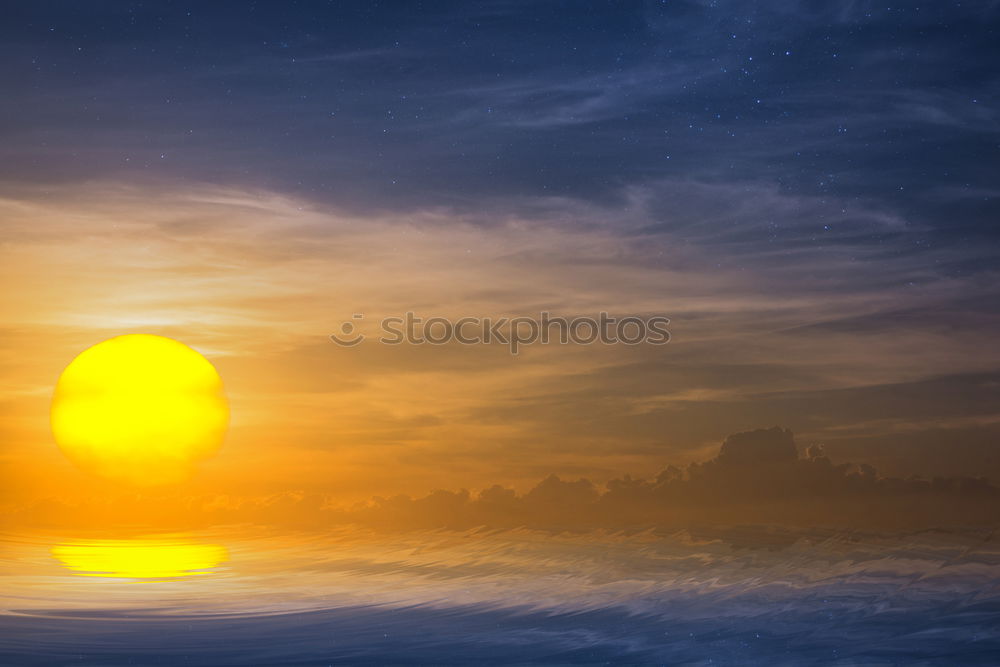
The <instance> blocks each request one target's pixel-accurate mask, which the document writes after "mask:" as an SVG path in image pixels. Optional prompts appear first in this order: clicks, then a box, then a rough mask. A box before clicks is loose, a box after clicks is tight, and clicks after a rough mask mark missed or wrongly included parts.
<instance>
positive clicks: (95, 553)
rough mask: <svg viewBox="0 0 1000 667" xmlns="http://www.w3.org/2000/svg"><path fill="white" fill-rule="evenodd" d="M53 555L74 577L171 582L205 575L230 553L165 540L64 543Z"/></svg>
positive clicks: (53, 548) (206, 546)
mask: <svg viewBox="0 0 1000 667" xmlns="http://www.w3.org/2000/svg"><path fill="white" fill-rule="evenodd" d="M52 555H53V556H54V557H55V558H56V559H57V560H59V561H60V562H61V563H62V564H63V566H65V567H66V568H67V569H69V570H71V571H72V572H73V573H74V574H77V575H80V576H84V577H110V578H121V579H173V578H177V577H190V576H195V575H202V574H208V573H209V572H211V571H212V569H213V568H215V567H217V566H219V565H220V564H222V563H224V562H226V561H227V560H228V559H229V553H228V551H227V550H226V548H225V547H223V546H221V545H218V544H203V543H188V542H184V541H176V540H170V539H165V538H143V539H135V540H92V541H88V542H84V541H80V542H66V543H63V544H57V545H56V546H54V547H52Z"/></svg>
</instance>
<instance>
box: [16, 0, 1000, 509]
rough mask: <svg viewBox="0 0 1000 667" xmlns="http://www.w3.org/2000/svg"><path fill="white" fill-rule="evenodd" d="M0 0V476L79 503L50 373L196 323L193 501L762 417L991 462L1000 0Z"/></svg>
mask: <svg viewBox="0 0 1000 667" xmlns="http://www.w3.org/2000/svg"><path fill="white" fill-rule="evenodd" d="M769 4H770V5H771V6H769V7H762V6H758V5H757V3H748V2H680V1H676V2H674V1H671V2H663V3H633V2H615V3H596V2H595V3H586V4H583V3H574V2H566V3H545V4H542V3H529V2H488V3H478V4H476V5H475V6H469V4H468V3H443V2H442V3H428V4H426V5H424V4H421V3H402V2H401V3H377V2H366V3H356V4H350V5H349V4H347V3H327V4H319V3H294V2H288V3H280V4H278V3H276V4H273V5H267V6H265V5H258V4H256V3H252V2H239V3H235V2H234V3H210V4H206V3H192V4H183V3H177V2H168V3H127V2H125V3H114V4H112V3H96V4H95V3H87V4H81V3H76V4H67V3H55V2H35V3H18V4H10V5H8V6H7V7H5V9H4V20H3V21H2V22H0V89H2V90H3V93H4V103H3V104H2V105H0V225H2V244H0V281H2V284H3V286H4V288H3V290H2V292H0V314H2V322H3V324H2V326H0V337H2V345H0V373H2V377H3V383H2V385H0V437H2V438H3V443H4V446H3V448H2V450H0V466H2V467H0V475H2V476H3V480H4V484H3V491H2V494H3V496H2V498H3V500H4V501H11V500H16V499H22V498H25V497H31V496H37V495H39V494H43V495H44V494H46V493H54V492H56V491H58V492H59V493H72V492H73V491H74V490H77V491H87V492H88V493H92V492H93V491H94V488H96V485H97V482H95V481H93V480H89V479H87V478H85V477H84V476H83V475H82V473H80V472H78V471H76V470H74V469H73V468H72V467H71V466H70V465H69V463H67V462H65V461H64V460H63V459H62V457H61V455H60V454H59V452H58V451H57V449H56V447H55V445H54V444H53V443H52V440H51V436H50V435H49V433H48V404H49V400H50V397H51V391H52V387H53V385H54V382H55V380H56V378H57V377H58V374H59V372H60V371H61V370H62V368H64V367H65V365H66V364H68V363H69V361H70V360H71V359H72V358H73V357H74V356H75V355H76V354H77V353H79V352H80V351H82V350H83V349H85V348H86V347H88V346H90V345H93V344H95V343H97V342H100V341H101V340H103V339H105V338H108V337H111V336H114V335H118V334H122V333H137V332H148V333H158V334H163V335H168V336H172V337H175V338H177V339H179V340H182V341H184V342H186V343H188V344H190V345H192V346H193V347H195V348H196V349H198V350H200V351H201V352H203V353H205V354H206V355H208V356H209V357H210V358H211V359H212V361H213V362H214V363H215V364H216V366H217V367H218V369H219V371H220V373H221V374H222V377H223V379H224V380H225V382H226V384H227V387H228V390H229V393H230V398H231V400H232V406H233V429H232V432H231V434H230V437H229V440H228V443H227V445H226V447H225V448H224V450H223V452H222V453H221V454H220V455H219V456H218V457H217V458H216V459H214V460H213V461H211V462H209V463H208V464H207V465H206V466H205V467H204V469H203V471H202V474H201V475H200V476H199V477H197V478H196V479H195V480H194V481H192V482H191V484H190V490H191V491H192V492H199V493H201V492H213V493H219V492H224V493H231V494H247V495H252V494H260V493H271V492H275V491H288V490H299V489H301V490H313V491H315V490H319V491H322V492H324V493H328V494H330V496H331V497H333V498H335V499H343V500H352V499H358V498H365V497H368V496H371V495H373V494H390V493H396V492H407V493H423V492H426V491H428V490H430V489H433V488H437V487H444V488H458V487H462V486H464V487H469V488H473V489H475V488H482V487H484V486H488V485H489V484H492V483H494V482H497V483H504V484H510V485H513V486H516V487H518V488H523V487H524V486H525V485H529V484H532V483H534V482H535V481H537V480H538V479H539V478H541V477H543V476H545V475H547V474H549V473H551V472H558V473H560V474H563V475H566V476H569V477H575V476H587V477H590V478H592V479H594V480H596V481H602V480H606V479H608V478H610V477H612V476H617V475H619V474H622V473H631V474H633V475H639V476H647V475H649V474H652V473H655V471H656V470H658V469H659V468H661V467H663V465H665V464H666V463H671V462H672V463H685V462H689V461H697V460H702V459H705V458H708V457H710V456H712V455H714V454H715V452H716V450H717V448H718V445H719V443H720V442H721V441H722V440H723V438H724V437H725V436H726V435H727V434H729V433H732V432H735V431H740V430H746V429H752V428H758V427H767V426H772V425H775V424H780V425H782V426H786V427H789V428H791V429H792V430H794V431H795V433H796V437H797V439H798V442H799V444H800V446H803V445H809V444H813V443H824V444H825V445H826V450H827V452H828V454H829V455H830V456H831V457H832V458H833V459H834V460H836V461H844V460H853V461H867V462H871V463H873V464H874V465H876V466H877V467H879V469H880V470H883V471H885V472H887V473H891V474H899V475H908V474H914V473H915V474H922V475H931V474H976V475H982V474H985V475H989V476H990V477H991V478H992V479H993V480H994V481H1000V457H998V456H997V455H996V454H995V453H994V452H995V445H996V442H997V437H998V435H1000V346H997V345H996V339H997V335H998V333H1000V288H998V287H997V274H998V271H997V266H998V264H997V260H998V240H1000V239H998V236H997V234H998V229H1000V227H998V226H997V221H998V220H1000V185H998V178H997V177H998V168H997V167H998V165H1000V117H998V116H1000V114H998V102H1000V73H998V71H997V68H996V63H997V62H998V60H1000V34H998V33H1000V31H998V26H1000V8H998V6H997V4H996V3H995V2H993V3H991V2H982V3H931V4H929V5H928V4H926V3H898V4H896V3H894V4H891V5H888V6H887V5H885V4H884V3H883V4H879V5H875V4H872V3H866V2H841V3H833V4H829V3H813V2H793V1H790V2H782V3H769ZM540 310H548V311H551V312H554V313H556V314H561V315H567V316H574V315H596V314H597V313H599V312H600V311H608V312H610V313H612V314H615V315H619V316H624V315H631V314H639V315H646V316H648V315H665V316H667V317H669V318H671V325H670V330H671V333H672V341H671V343H670V344H669V345H665V346H661V347H652V346H638V347H627V346H614V347H608V346H589V347H581V346H566V347H560V346H549V347H537V346H536V347H532V348H529V349H527V350H525V351H524V352H523V353H522V354H521V355H519V356H518V357H516V358H514V357H511V356H510V355H509V354H508V353H507V351H506V350H505V349H501V348H499V347H496V346H479V347H463V346H443V347H428V346H423V347H415V346H405V347H397V348H390V347H386V346H381V345H377V344H375V343H365V344H362V345H360V346H358V347H356V348H352V349H344V348H340V347H337V346H335V345H333V344H332V343H330V342H329V341H328V340H327V335H328V334H330V333H332V332H335V331H337V330H338V328H339V326H340V323H341V322H343V321H345V320H347V319H350V317H351V315H352V314H353V313H364V314H365V316H366V322H373V321H375V320H377V319H378V318H379V317H382V316H394V315H401V314H402V313H405V312H406V311H415V312H417V313H418V314H421V315H425V316H431V315H441V316H448V317H456V318H457V317H461V316H466V315H471V316H498V315H507V316H514V315H537V313H538V312H539V311H540Z"/></svg>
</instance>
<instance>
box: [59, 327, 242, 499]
mask: <svg viewBox="0 0 1000 667" xmlns="http://www.w3.org/2000/svg"><path fill="white" fill-rule="evenodd" d="M51 420H52V433H53V434H54V436H55V439H56V443H58V445H59V448H60V449H61V450H62V451H63V453H65V454H66V456H68V457H69V458H70V459H71V460H72V461H73V462H74V463H75V464H77V465H78V466H80V467H81V468H83V469H84V470H87V471H90V472H93V473H96V474H98V475H101V476H103V477H106V478H109V479H114V480H118V481H122V482H128V483H131V484H138V485H155V484H167V483H171V482H178V481H181V480H183V479H185V478H187V477H188V476H189V475H190V474H191V471H192V470H193V468H194V464H195V463H197V462H198V461H200V460H202V459H204V458H207V457H209V456H211V455H212V454H214V453H215V452H216V451H218V449H219V447H221V446H222V441H223V438H224V437H225V434H226V429H227V428H228V426H229V403H228V401H227V400H226V395H225V391H224V389H223V385H222V378H220V377H219V373H218V372H217V371H216V370H215V367H214V366H212V364H211V363H210V362H209V361H208V360H207V359H206V358H205V357H203V356H201V355H200V354H199V353H198V352H195V351H194V350H192V349H191V348H190V347H188V346H187V345H184V344H183V343H180V342H178V341H176V340H173V339H171V338H165V337H163V336H153V335H150V334H129V335H126V336H117V337H115V338H111V339H109V340H106V341H104V342H102V343H98V344H97V345H94V346H93V347H90V348H88V349H86V350H84V351H83V352H82V353H80V355H79V356H77V357H76V358H75V359H74V360H73V361H72V362H71V363H70V364H69V366H67V367H66V369H65V370H64V371H63V372H62V375H61V376H60V377H59V382H58V383H57V384H56V390H55V394H54V396H53V399H52V413H51Z"/></svg>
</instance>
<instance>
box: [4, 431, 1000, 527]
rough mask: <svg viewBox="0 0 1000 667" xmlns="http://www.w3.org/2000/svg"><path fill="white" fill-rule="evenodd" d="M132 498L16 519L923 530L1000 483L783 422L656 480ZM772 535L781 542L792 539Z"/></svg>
mask: <svg viewBox="0 0 1000 667" xmlns="http://www.w3.org/2000/svg"><path fill="white" fill-rule="evenodd" d="M122 500H123V499H122V498H120V497H119V498H100V499H97V498H94V499H91V500H89V501H86V502H85V503H83V504H79V505H77V504H74V505H67V504H65V503H63V502H61V501H56V500H52V501H46V502H41V503H35V504H32V505H30V506H26V507H23V508H21V509H20V510H15V511H11V512H8V519H9V520H10V521H11V523H12V524H15V525H19V524H22V523H24V522H29V523H31V524H32V525H36V526H38V525H53V524H54V525H60V524H61V523H63V522H66V521H72V522H74V523H77V522H78V523H79V524H80V525H94V526H102V527H107V526H119V527H121V526H126V525H128V521H123V519H124V518H125V517H129V516H131V517H133V521H136V522H137V523H140V524H145V523H147V522H148V523H149V524H150V525H157V526H160V527H161V528H162V526H166V525H175V524H178V523H180V524H182V525H184V526H187V527H191V526H219V525H224V524H233V523H256V524H274V525H283V526H299V527H309V528H317V527H321V526H323V525H333V524H339V523H357V524H362V525H368V526H375V527H381V528H390V529H401V528H402V529H412V528H449V529H470V528H475V527H477V526H484V527H488V528H516V527H529V528H538V529H545V530H593V529H608V530H622V529H629V530H641V529H645V528H649V527H658V528H668V529H677V528H679V527H690V528H692V529H696V530H701V529H707V530H714V529H716V528H718V527H721V526H732V525H786V526H797V527H817V526H826V527H834V528H840V529H843V528H858V529H860V528H866V529H881V530H912V529H921V528H933V527H937V526H949V525H952V524H954V523H955V522H956V521H958V522H959V523H961V524H963V525H993V524H995V522H996V517H997V512H998V511H1000V488H998V487H996V486H993V485H992V484H990V483H989V481H988V480H987V479H986V478H983V477H967V476H965V477H940V476H939V477H934V478H931V479H925V478H917V477H910V478H907V479H902V478H898V477H885V476H881V475H879V473H878V471H877V470H876V469H875V468H874V467H873V466H871V465H868V464H861V465H854V464H851V463H843V464H834V463H833V462H832V461H831V460H830V459H829V458H828V457H827V456H826V455H825V451H824V448H823V447H821V446H811V447H809V448H808V450H807V452H806V456H805V457H801V456H800V455H799V452H798V447H797V445H796V443H795V440H794V437H793V435H792V432H791V431H789V430H787V429H782V428H779V427H773V428H770V429H759V430H755V431H748V432H742V433H735V434H733V435H731V436H729V437H728V438H727V439H726V440H725V442H724V443H723V444H722V447H721V448H720V450H719V454H718V455H717V456H716V457H715V458H713V459H711V460H708V461H705V462H702V463H694V464H691V465H689V466H687V467H686V468H683V469H682V468H678V467H675V466H668V467H667V468H665V469H664V470H662V471H661V472H660V473H659V474H657V475H656V476H655V477H652V478H649V479H634V478H632V477H631V476H629V475H625V476H624V477H621V478H616V479H612V480H610V481H609V482H608V483H607V485H606V487H605V488H604V489H603V490H601V489H599V488H598V487H597V486H596V485H595V484H594V483H592V482H591V481H589V480H586V479H578V480H575V481H567V480H563V479H560V478H559V477H558V476H556V475H550V476H549V477H547V478H545V479H544V480H542V481H541V482H539V483H538V484H537V485H535V486H534V487H533V488H531V489H530V490H529V491H527V492H526V493H524V494H518V493H516V492H515V491H514V490H512V489H508V488H504V487H501V486H492V487H489V488H486V489H484V490H482V491H481V492H479V493H478V494H475V495H474V494H472V493H470V492H469V491H467V490H465V489H462V490H460V491H446V490H437V491H434V492H433V493H430V494H429V495H426V496H423V497H419V498H411V497H409V496H402V495H401V496H396V497H392V498H375V499H373V500H372V501H371V502H369V503H364V504H361V505H357V506H355V507H353V508H350V509H344V508H336V507H333V506H330V505H329V504H328V501H327V499H326V497H325V496H323V495H321V494H316V493H284V494H277V495H274V496H269V497H266V498H258V499H239V498H214V499H205V498H188V499H187V500H185V501H184V502H185V506H184V507H183V508H182V509H181V511H179V509H178V507H177V501H176V500H173V501H165V500H164V498H163V497H158V496H156V495H150V494H147V495H144V496H142V497H139V496H136V497H134V498H130V499H129V500H128V504H127V507H123V506H122ZM713 527H714V528H713ZM769 535H770V533H769ZM765 537H766V536H765ZM771 537H773V538H774V539H776V540H778V543H780V542H782V541H783V540H784V539H785V538H784V537H781V536H780V535H771ZM789 539H791V540H792V541H794V539H795V538H794V537H791V538H789ZM767 541H768V540H765V542H767ZM770 541H771V542H773V540H770Z"/></svg>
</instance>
